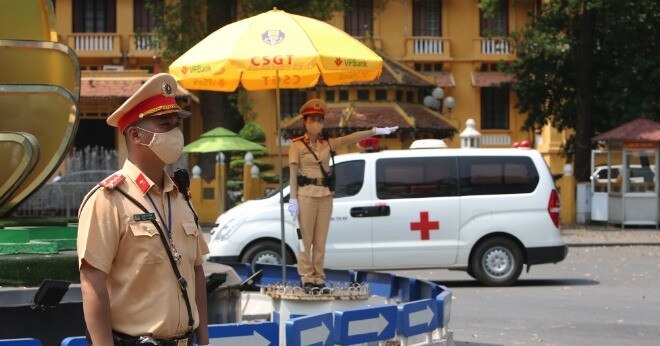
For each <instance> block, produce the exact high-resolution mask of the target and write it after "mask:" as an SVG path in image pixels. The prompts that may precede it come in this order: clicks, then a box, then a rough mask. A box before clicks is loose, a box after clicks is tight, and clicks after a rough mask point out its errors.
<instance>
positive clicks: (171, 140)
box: [138, 127, 183, 165]
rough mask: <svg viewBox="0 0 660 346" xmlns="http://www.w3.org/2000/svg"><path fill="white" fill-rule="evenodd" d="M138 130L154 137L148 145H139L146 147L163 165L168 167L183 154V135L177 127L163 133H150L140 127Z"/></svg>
mask: <svg viewBox="0 0 660 346" xmlns="http://www.w3.org/2000/svg"><path fill="white" fill-rule="evenodd" d="M138 129H140V130H142V131H145V132H149V133H152V134H153V135H154V137H153V138H152V139H151V142H149V144H142V143H140V144H142V145H146V146H148V147H149V148H150V149H151V151H153V152H154V154H156V156H158V158H159V159H161V161H163V162H164V163H165V164H168V165H169V164H171V163H174V162H176V160H178V159H179V157H180V156H181V153H182V152H183V133H182V132H181V130H180V129H179V128H178V127H175V128H173V129H171V130H170V131H168V132H164V133H160V132H151V131H149V130H145V129H143V128H140V127H138Z"/></svg>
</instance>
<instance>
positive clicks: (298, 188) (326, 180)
mask: <svg viewBox="0 0 660 346" xmlns="http://www.w3.org/2000/svg"><path fill="white" fill-rule="evenodd" d="M326 111H327V106H326V104H325V102H324V101H323V100H320V99H312V100H309V101H307V102H305V104H303V105H302V107H300V114H301V115H302V116H303V126H304V128H305V134H304V135H303V136H302V137H299V138H296V139H294V140H293V143H292V144H291V147H290V148H289V169H290V172H291V173H290V175H291V178H290V179H289V180H290V181H289V185H290V189H291V197H290V198H289V212H291V215H293V216H294V217H296V216H297V215H298V214H300V215H299V218H298V220H299V222H300V231H301V233H302V240H303V246H304V248H303V249H301V251H300V252H299V253H298V273H299V274H300V278H301V280H302V284H303V287H304V288H305V291H306V292H308V293H309V292H311V291H312V290H313V289H320V290H322V289H323V288H324V287H325V272H324V270H323V265H324V260H325V242H326V239H327V237H328V227H329V226H330V216H331V215H332V191H331V190H330V185H331V184H332V179H333V177H332V171H331V170H330V155H331V151H332V152H334V151H335V150H337V148H340V147H343V146H346V145H350V144H354V143H357V142H359V141H360V140H362V139H365V138H369V137H371V136H373V135H389V134H391V133H393V132H394V131H396V129H398V126H395V127H374V128H373V129H371V130H366V131H359V132H354V133H352V134H350V135H347V136H343V137H338V138H330V139H328V140H326V139H324V138H323V136H322V135H321V130H322V129H323V124H324V120H325V113H326ZM333 154H334V153H333ZM319 163H320V164H319ZM321 292H323V291H321Z"/></svg>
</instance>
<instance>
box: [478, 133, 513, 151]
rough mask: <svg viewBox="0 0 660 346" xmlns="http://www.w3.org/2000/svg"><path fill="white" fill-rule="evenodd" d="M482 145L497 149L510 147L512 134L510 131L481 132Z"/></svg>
mask: <svg viewBox="0 0 660 346" xmlns="http://www.w3.org/2000/svg"><path fill="white" fill-rule="evenodd" d="M481 145H482V146H487V147H490V146H495V147H503V146H504V147H508V146H511V133H510V131H508V130H501V131H498V130H482V131H481Z"/></svg>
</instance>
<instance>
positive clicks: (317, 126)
mask: <svg viewBox="0 0 660 346" xmlns="http://www.w3.org/2000/svg"><path fill="white" fill-rule="evenodd" d="M321 130H323V123H320V122H316V121H314V122H312V123H311V124H307V132H309V134H310V135H313V136H316V135H318V134H319V133H321Z"/></svg>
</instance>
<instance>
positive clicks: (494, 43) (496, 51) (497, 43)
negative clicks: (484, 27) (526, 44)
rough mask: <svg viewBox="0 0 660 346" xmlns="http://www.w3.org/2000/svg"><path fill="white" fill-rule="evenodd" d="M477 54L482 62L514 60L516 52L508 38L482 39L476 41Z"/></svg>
mask: <svg viewBox="0 0 660 346" xmlns="http://www.w3.org/2000/svg"><path fill="white" fill-rule="evenodd" d="M474 42H475V48H474V50H475V53H476V56H477V58H478V59H481V60H513V59H514V52H513V46H512V44H511V41H510V39H509V38H508V37H480V38H477V39H475V40H474Z"/></svg>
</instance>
